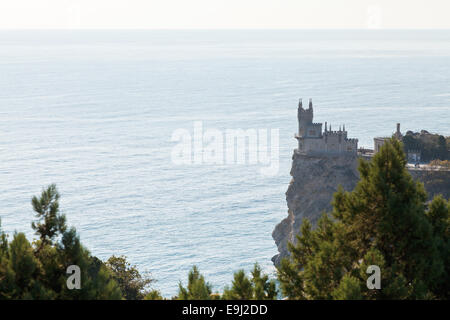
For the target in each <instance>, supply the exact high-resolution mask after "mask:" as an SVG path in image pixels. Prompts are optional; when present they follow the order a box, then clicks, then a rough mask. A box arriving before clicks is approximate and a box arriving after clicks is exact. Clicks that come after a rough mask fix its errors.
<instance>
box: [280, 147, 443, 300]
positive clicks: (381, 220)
mask: <svg viewBox="0 0 450 320" xmlns="http://www.w3.org/2000/svg"><path fill="white" fill-rule="evenodd" d="M405 165H406V160H405V155H404V153H403V150H402V145H401V143H400V142H398V141H397V140H395V139H394V140H391V141H390V142H387V143H386V144H385V145H384V146H383V147H382V148H381V150H380V151H379V152H378V153H377V154H376V155H375V156H374V158H373V159H372V161H371V162H366V161H364V160H360V163H359V173H360V181H359V182H358V184H357V186H356V187H355V189H354V190H353V191H352V192H344V191H343V189H342V188H340V189H339V190H338V192H337V193H336V194H335V195H334V200H333V203H332V204H333V212H332V218H330V217H328V215H326V214H324V215H323V216H322V218H321V219H320V220H319V222H318V226H317V228H316V229H315V230H312V228H311V225H310V223H309V222H308V221H304V222H303V225H302V227H301V234H300V235H299V236H297V243H296V244H295V245H293V244H289V250H290V251H291V257H290V259H285V260H284V261H282V263H281V265H280V267H279V269H278V277H279V280H280V283H281V289H282V292H283V293H284V294H285V295H286V296H287V297H288V298H291V299H333V298H334V299H343V298H352V299H354V298H364V299H403V298H418V299H425V298H433V297H438V298H439V297H442V293H438V292H437V291H436V290H437V289H436V284H437V283H441V284H442V283H443V282H445V280H442V279H443V276H444V265H447V264H445V263H444V261H443V260H444V259H445V258H444V257H443V255H442V254H441V253H440V252H439V243H441V246H442V247H445V246H446V244H445V243H446V242H445V241H444V240H445V239H444V240H442V239H443V236H442V228H441V229H439V228H437V227H433V222H431V221H432V220H435V221H439V222H435V224H439V225H441V226H442V223H441V221H442V220H443V219H447V217H448V213H447V216H445V214H444V212H448V205H444V202H443V200H442V201H439V200H435V201H434V204H432V206H431V209H430V210H429V211H428V212H427V211H426V199H427V196H426V193H425V191H424V188H423V185H422V184H421V183H419V182H416V181H414V180H413V179H412V177H411V175H410V174H409V173H408V171H407V170H406V167H405ZM445 210H447V211H445ZM446 239H448V238H446ZM447 243H448V242H447ZM447 256H448V255H447ZM369 265H378V266H379V267H380V269H381V282H382V289H381V290H369V289H368V288H367V286H366V280H367V277H368V275H367V274H366V270H367V267H368V266H369ZM358 283H359V285H358ZM447 283H448V281H447ZM447 285H448V284H447ZM440 290H444V288H442V287H441V289H440Z"/></svg>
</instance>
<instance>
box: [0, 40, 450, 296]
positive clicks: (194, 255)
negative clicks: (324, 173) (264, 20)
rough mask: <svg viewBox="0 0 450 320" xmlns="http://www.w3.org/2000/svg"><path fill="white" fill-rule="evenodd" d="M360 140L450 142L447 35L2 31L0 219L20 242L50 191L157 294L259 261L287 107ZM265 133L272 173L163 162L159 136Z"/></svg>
mask: <svg viewBox="0 0 450 320" xmlns="http://www.w3.org/2000/svg"><path fill="white" fill-rule="evenodd" d="M300 97H303V98H304V99H305V100H306V99H307V98H309V97H311V98H313V101H314V102H315V119H314V121H315V122H325V121H328V123H331V124H332V126H333V127H334V128H336V129H337V127H338V125H339V124H343V123H345V125H346V129H347V130H348V131H349V136H350V137H357V138H359V139H360V146H372V138H373V137H374V136H377V135H389V134H391V133H392V132H393V131H394V130H395V123H396V122H401V124H402V130H420V129H426V130H429V131H432V132H439V133H441V134H446V135H450V31H33V32H32V31H1V32H0V201H1V203H2V206H1V208H0V217H1V219H2V225H3V229H4V230H6V231H7V232H8V233H13V232H14V230H17V231H24V232H26V233H27V235H28V236H29V237H32V236H33V232H32V230H31V227H30V223H31V221H32V220H33V219H34V216H33V212H32V209H31V204H30V199H31V197H32V195H35V194H38V193H39V192H40V191H41V188H42V187H44V186H46V185H48V184H50V183H56V184H57V186H58V188H59V190H60V192H61V194H62V200H61V208H62V211H63V212H64V213H65V214H66V215H67V218H68V223H69V224H70V225H73V226H75V227H76V228H77V230H78V232H79V233H80V236H81V239H82V242H83V244H84V245H86V246H87V247H88V248H89V249H90V251H91V252H92V253H93V254H94V255H96V256H98V257H100V258H102V259H107V258H108V257H109V256H110V255H112V254H116V255H120V254H123V255H126V256H127V257H128V258H129V260H130V261H131V262H132V263H133V264H136V265H137V266H138V267H139V268H140V270H142V271H145V270H147V271H150V272H151V273H152V276H153V277H154V278H156V279H157V280H158V282H157V283H156V285H155V287H156V288H158V289H160V290H162V292H163V294H164V295H166V296H170V295H172V294H175V293H176V291H177V283H178V281H179V280H182V281H186V278H187V272H188V270H189V269H190V267H191V266H192V265H193V264H196V265H198V266H199V268H200V270H201V271H202V272H203V273H204V274H205V276H206V278H207V280H209V281H210V282H212V283H213V284H214V285H215V286H214V289H215V290H220V289H221V288H222V286H223V285H224V284H226V283H230V281H231V278H232V272H233V271H235V270H237V269H239V268H245V269H246V270H248V269H250V268H251V266H252V264H253V263H254V262H256V261H258V262H259V263H260V264H261V265H262V266H263V267H264V268H265V270H266V271H267V272H272V271H273V267H272V263H271V261H270V258H271V257H272V256H273V255H274V254H276V253H277V250H276V246H275V244H274V241H273V240H272V237H271V233H272V230H273V228H274V227H275V225H276V224H277V223H278V222H279V221H280V220H281V219H283V218H284V217H285V216H286V210H287V207H286V203H285V195H284V193H285V191H286V189H287V187H288V183H289V181H290V175H289V170H290V165H291V155H292V150H293V149H294V148H295V143H296V142H295V140H294V139H293V134H294V132H295V130H296V128H297V120H296V107H297V100H298V98H300ZM194 121H203V125H204V127H210V128H216V129H219V130H225V129H233V128H243V129H249V128H255V129H263V128H267V129H275V128H279V130H280V170H279V174H278V175H276V176H273V177H265V176H261V175H260V173H259V167H258V166H254V165H223V166H212V165H190V166H189V165H186V166H176V165H174V164H173V163H172V161H171V150H172V148H173V146H174V145H175V144H174V143H173V142H171V136H172V133H173V132H174V131H175V130H176V129H178V128H185V129H187V130H189V131H191V132H192V131H193V124H194Z"/></svg>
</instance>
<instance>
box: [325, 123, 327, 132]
mask: <svg viewBox="0 0 450 320" xmlns="http://www.w3.org/2000/svg"><path fill="white" fill-rule="evenodd" d="M325 132H327V122H326V121H325Z"/></svg>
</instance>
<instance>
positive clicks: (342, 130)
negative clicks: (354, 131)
mask: <svg viewBox="0 0 450 320" xmlns="http://www.w3.org/2000/svg"><path fill="white" fill-rule="evenodd" d="M342 131H345V123H344V128H343V129H342Z"/></svg>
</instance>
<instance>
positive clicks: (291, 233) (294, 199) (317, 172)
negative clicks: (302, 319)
mask: <svg viewBox="0 0 450 320" xmlns="http://www.w3.org/2000/svg"><path fill="white" fill-rule="evenodd" d="M357 167H358V156H357V155H344V154H341V155H334V156H333V155H324V156H312V155H304V154H299V153H297V152H294V155H293V156H292V168H291V176H292V180H291V182H290V184H289V187H288V190H287V192H286V201H287V206H288V216H287V217H286V218H285V219H283V220H282V221H281V222H280V223H279V224H278V225H277V226H276V227H275V229H274V231H273V232H272V237H273V239H274V240H275V243H276V245H277V247H278V251H279V254H277V255H275V256H274V257H273V258H272V261H273V262H274V264H275V265H278V264H279V262H280V261H281V259H282V258H284V257H286V256H288V254H289V252H288V249H287V243H288V241H290V242H294V241H295V236H296V234H297V233H298V232H299V230H300V225H301V223H302V220H303V218H308V219H309V220H310V221H311V223H312V224H313V225H315V224H316V222H317V220H318V219H319V218H320V216H321V214H322V212H324V211H326V212H330V211H331V201H332V199H333V194H334V193H335V192H336V191H337V188H338V186H339V185H341V186H342V187H343V188H344V189H345V190H347V191H351V190H353V188H354V187H355V185H356V183H357V182H358V180H359V173H358V170H357ZM410 172H411V174H412V176H413V177H414V178H415V179H418V180H420V181H422V182H423V183H424V185H425V189H426V190H427V192H428V195H429V198H430V199H431V198H432V197H433V196H434V195H436V194H438V193H441V194H442V195H443V196H444V197H445V198H449V197H450V188H449V185H450V171H442V172H430V171H427V170H424V171H417V170H414V171H410Z"/></svg>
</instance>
